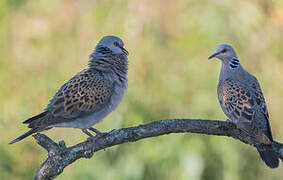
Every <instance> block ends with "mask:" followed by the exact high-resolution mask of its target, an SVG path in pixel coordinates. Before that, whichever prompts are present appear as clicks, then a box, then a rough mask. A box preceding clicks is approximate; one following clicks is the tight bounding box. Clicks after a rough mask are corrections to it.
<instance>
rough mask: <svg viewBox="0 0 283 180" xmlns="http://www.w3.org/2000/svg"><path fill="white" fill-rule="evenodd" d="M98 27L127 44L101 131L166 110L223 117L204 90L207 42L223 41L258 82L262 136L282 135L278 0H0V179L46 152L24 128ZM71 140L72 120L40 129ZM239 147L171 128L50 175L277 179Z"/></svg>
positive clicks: (84, 59)
mask: <svg viewBox="0 0 283 180" xmlns="http://www.w3.org/2000/svg"><path fill="white" fill-rule="evenodd" d="M104 35H117V36H119V37H121V38H122V39H123V40H124V42H125V45H126V48H127V49H128V50H129V52H130V55H129V76H128V77H129V88H128V91H127V93H126V95H125V98H124V99H123V102H122V103H121V104H120V106H119V107H118V109H117V110H116V111H115V112H113V113H111V115H109V116H108V117H107V118H106V119H105V120H104V121H103V122H102V123H100V124H98V125H97V126H96V127H97V128H98V129H100V130H101V131H110V130H111V129H114V128H115V129H118V128H121V127H130V126H136V125H139V124H143V123H148V122H151V121H154V120H160V119H167V118H203V119H220V120H225V116H224V114H223V113H222V111H221V108H220V106H219V104H218V100H217V96H216V86H217V81H218V74H219V70H220V62H219V61H217V60H215V61H208V60H207V57H208V56H209V55H210V54H211V53H212V52H214V49H215V47H216V45H218V44H220V43H229V44H232V45H233V46H234V48H235V49H236V51H237V52H238V56H239V58H240V60H241V62H242V65H243V66H244V67H245V68H246V69H247V70H248V71H249V72H251V73H253V74H254V75H256V76H257V77H258V79H259V81H260V83H261V86H262V89H263V92H264V94H265V98H266V100H267V104H268V107H269V113H270V117H271V126H272V130H273V136H274V138H275V139H276V140H277V141H279V142H283V125H282V122H283V121H282V108H283V1H282V0H281V1H278V0H273V1H272V0H271V1H265V0H251V1H247V0H238V1H225V0H214V1H210V0H198V1H193V0H174V1H172V0H155V1H152V0H145V1H141V0H132V1H130V0H129V1H122V0H121V1H108V0H106V1H102V0H101V1H99V0H97V1H85V0H61V1H55V0H29V1H27V0H1V1H0V82H1V84H0V179H9V180H18V179H32V178H33V176H34V174H35V171H36V169H37V168H38V167H39V166H40V164H41V163H42V162H43V161H44V160H45V158H46V155H47V153H46V152H45V150H44V149H42V148H41V147H39V145H37V143H36V142H35V141H34V139H33V138H32V137H29V138H27V139H26V140H24V141H22V142H20V143H18V144H15V145H12V146H8V145H7V144H8V142H9V141H10V140H12V139H13V138H15V137H16V136H18V135H20V134H22V133H24V132H25V131H27V130H28V129H27V128H26V127H25V126H24V125H23V124H22V123H21V122H22V121H24V120H25V119H27V118H29V117H31V116H33V115H36V114H38V113H40V112H41V111H42V110H43V109H44V108H45V106H46V105H47V104H48V101H49V99H50V98H51V97H52V96H53V95H54V93H55V92H56V91H57V89H58V88H59V87H60V85H62V84H63V83H64V82H66V81H67V80H68V79H69V78H71V77H72V76H73V75H75V74H76V73H77V72H79V71H80V70H82V69H83V68H85V67H86V66H87V63H88V55H89V54H90V53H91V52H92V50H93V48H94V46H95V45H96V43H97V42H98V40H99V39H100V38H101V37H102V36H104ZM45 134H47V135H48V136H50V137H51V138H52V139H54V140H55V141H59V140H62V139H64V140H65V141H66V144H67V145H68V146H69V145H74V144H77V143H79V142H81V141H84V140H85V139H86V138H87V137H86V135H84V134H83V133H81V131H80V130H77V129H64V128H62V129H58V128H57V129H56V128H54V129H52V130H49V131H47V132H45ZM282 177H283V164H281V166H280V167H279V168H278V169H275V170H271V169H269V168H267V167H266V166H265V164H264V163H263V162H262V161H261V160H260V159H259V156H258V153H257V152H256V150H255V149H254V148H252V147H251V146H248V145H245V144H242V143H240V142H239V141H236V140H234V139H232V138H226V137H215V136H205V135H198V134H171V135H166V136H162V137H156V138H150V139H146V140H141V141H139V142H136V143H128V144H123V145H119V146H115V147H112V148H109V149H106V150H105V151H100V152H97V153H95V155H94V157H93V158H91V159H80V160H78V161H77V162H75V163H74V164H72V165H70V166H69V167H67V168H66V169H65V170H64V172H63V174H61V175H60V176H59V177H58V179H61V180H65V179H68V180H69V179H70V180H73V179H105V180H110V179H111V180H112V179H118V180H120V179H121V180H124V179H126V180H127V179H128V180H143V179H148V180H158V179H160V180H161V179H162V180H171V179H178V180H179V179H180V180H185V179H192V180H200V179H202V180H214V179H215V180H222V179H223V180H224V179H225V180H226V179H229V180H242V179H245V180H253V179H257V180H266V179H278V180H279V179H282Z"/></svg>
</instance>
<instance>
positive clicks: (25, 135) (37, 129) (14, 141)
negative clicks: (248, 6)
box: [9, 128, 43, 144]
mask: <svg viewBox="0 0 283 180" xmlns="http://www.w3.org/2000/svg"><path fill="white" fill-rule="evenodd" d="M42 130H43V128H34V129H31V130H29V131H28V132H26V133H24V134H23V135H21V136H19V137H18V138H17V139H15V140H13V141H11V142H9V144H14V143H16V142H19V141H21V140H23V139H24V138H26V137H28V136H30V135H32V134H33V133H36V132H39V131H42Z"/></svg>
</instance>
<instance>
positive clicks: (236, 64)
mask: <svg viewBox="0 0 283 180" xmlns="http://www.w3.org/2000/svg"><path fill="white" fill-rule="evenodd" d="M229 65H230V66H229V67H230V69H236V68H237V67H239V66H240V61H239V59H237V58H235V57H233V58H232V59H231V61H230V62H229Z"/></svg>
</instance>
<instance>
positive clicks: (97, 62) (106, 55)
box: [89, 36, 129, 82]
mask: <svg viewBox="0 0 283 180" xmlns="http://www.w3.org/2000/svg"><path fill="white" fill-rule="evenodd" d="M128 54H129V53H128V51H127V50H126V49H125V48H124V42H123V41H122V40H121V39H120V38H119V37H116V36H104V37H103V38H102V39H101V40H100V41H99V42H98V44H97V45H96V47H95V49H94V52H93V53H92V54H91V55H90V61H89V67H90V68H91V69H94V70H99V71H102V72H113V73H114V74H115V76H116V77H118V79H119V80H121V81H123V82H126V81H127V77H126V76H127V72H128V58H127V56H128Z"/></svg>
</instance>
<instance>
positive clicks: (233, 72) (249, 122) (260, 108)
mask: <svg viewBox="0 0 283 180" xmlns="http://www.w3.org/2000/svg"><path fill="white" fill-rule="evenodd" d="M214 57H216V58H218V59H220V60H221V62H222V67H221V71H220V76H219V83H218V89H217V93H218V100H219V102H220V105H221V108H222V110H223V112H224V113H225V114H226V116H228V118H229V119H230V120H231V121H232V122H233V123H234V124H236V126H237V127H238V128H239V129H241V130H243V131H244V132H245V133H247V134H248V135H249V136H250V137H252V141H253V145H254V146H255V147H256V148H257V150H258V152H259V154H260V157H261V159H262V160H263V161H264V162H265V164H266V165H267V166H268V167H270V168H276V167H278V165H279V159H278V156H277V154H276V152H275V151H274V150H273V149H272V142H273V138H272V134H271V128H270V124H269V116H268V111H267V108H266V104H265V100H264V97H263V94H262V91H261V88H260V85H259V83H258V81H257V79H256V78H255V77H254V76H253V75H251V74H250V73H248V72H247V71H246V70H245V69H243V67H242V66H241V64H240V61H239V59H238V57H237V55H236V53H235V51H234V49H233V48H232V47H231V46H230V45H226V44H224V45H219V46H217V47H216V51H215V53H214V54H212V55H211V56H209V58H208V59H211V58H214Z"/></svg>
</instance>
